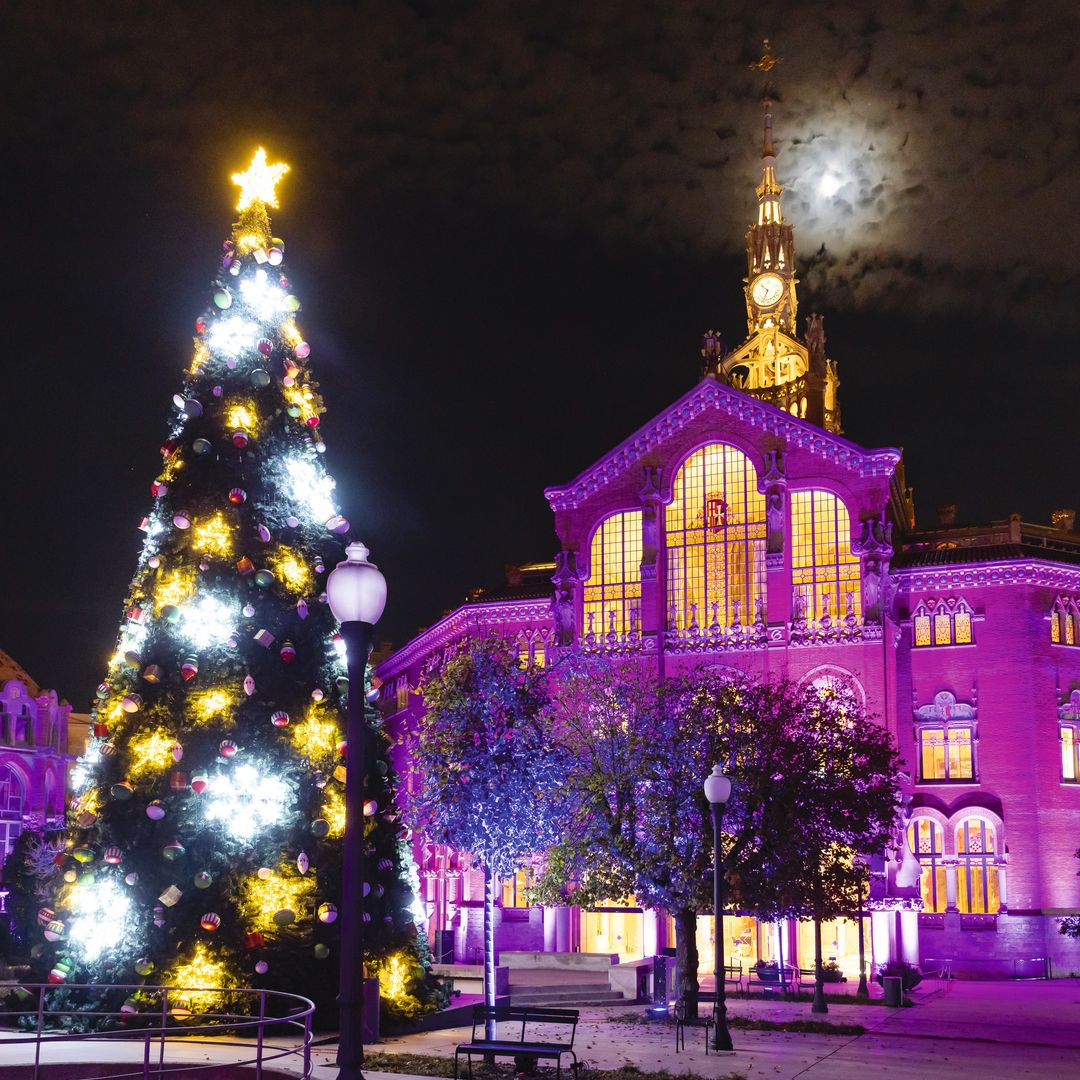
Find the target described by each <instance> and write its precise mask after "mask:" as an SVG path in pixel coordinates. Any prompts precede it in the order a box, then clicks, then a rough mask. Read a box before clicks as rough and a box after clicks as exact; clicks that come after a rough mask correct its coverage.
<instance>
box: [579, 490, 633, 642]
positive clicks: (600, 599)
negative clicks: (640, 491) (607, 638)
mask: <svg viewBox="0 0 1080 1080" xmlns="http://www.w3.org/2000/svg"><path fill="white" fill-rule="evenodd" d="M584 599H585V619H584V623H583V625H584V627H585V632H586V633H588V632H589V631H590V630H591V631H592V632H593V633H594V634H596V635H597V636H599V635H601V634H606V633H607V632H608V631H609V630H611V629H612V628H614V630H615V632H616V633H618V634H625V633H628V632H629V631H630V630H631V629H637V630H640V629H641V511H640V510H626V511H624V512H623V513H619V514H612V515H611V517H607V518H605V519H604V520H603V521H602V522H601V523H600V525H599V526H598V527H597V530H596V532H594V533H593V538H592V544H591V546H590V548H589V578H588V580H587V581H586V582H585V584H584Z"/></svg>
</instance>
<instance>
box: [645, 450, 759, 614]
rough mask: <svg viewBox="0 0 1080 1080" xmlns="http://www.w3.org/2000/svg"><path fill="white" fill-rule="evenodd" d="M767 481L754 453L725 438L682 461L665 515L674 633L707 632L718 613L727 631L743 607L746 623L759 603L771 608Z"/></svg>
mask: <svg viewBox="0 0 1080 1080" xmlns="http://www.w3.org/2000/svg"><path fill="white" fill-rule="evenodd" d="M760 483H761V478H760V476H759V474H758V470H757V468H756V466H755V465H754V462H753V460H752V459H751V458H750V456H749V455H748V454H747V453H746V452H745V451H744V450H743V449H742V448H740V447H738V446H735V445H734V444H732V443H727V442H723V441H720V440H714V441H711V442H708V443H706V444H705V445H704V446H699V447H698V448H697V449H695V450H694V451H693V452H691V453H690V454H688V455H687V456H686V458H685V459H684V460H683V461H682V463H681V464H680V465H679V467H678V469H677V470H676V472H675V476H674V479H673V480H672V489H671V491H672V493H671V499H670V501H669V502H668V503H667V505H666V506H665V507H664V517H663V530H664V567H665V571H666V573H665V580H666V584H665V596H664V600H665V624H666V626H667V629H668V630H669V631H674V632H678V631H680V630H686V629H689V628H691V627H692V626H697V627H699V628H701V629H705V628H707V627H709V626H711V625H712V623H713V621H714V618H715V621H716V622H717V624H718V625H720V626H721V628H722V629H725V630H726V629H727V628H728V627H730V626H732V625H733V624H734V618H735V611H736V607H737V610H738V614H739V621H740V622H741V623H742V624H743V625H744V626H746V625H749V624H750V623H752V622H753V621H754V619H755V618H756V617H757V605H758V604H760V605H761V607H762V608H764V605H765V601H766V597H767V575H766V567H765V549H766V537H767V531H768V525H767V517H766V508H765V496H764V495H763V494H762V493H761V491H760V490H759V484H760ZM693 515H700V521H699V520H698V519H697V516H693ZM676 563H678V565H676ZM740 564H741V565H740ZM698 592H700V595H698ZM714 611H715V615H714Z"/></svg>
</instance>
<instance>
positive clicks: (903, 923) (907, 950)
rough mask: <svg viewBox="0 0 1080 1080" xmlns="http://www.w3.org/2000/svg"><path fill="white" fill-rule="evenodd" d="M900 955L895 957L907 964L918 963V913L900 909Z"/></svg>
mask: <svg viewBox="0 0 1080 1080" xmlns="http://www.w3.org/2000/svg"><path fill="white" fill-rule="evenodd" d="M899 916H900V955H899V956H898V957H897V959H899V960H903V961H905V962H906V963H908V964H916V965H917V964H918V963H919V913H918V912H917V911H900V912H899Z"/></svg>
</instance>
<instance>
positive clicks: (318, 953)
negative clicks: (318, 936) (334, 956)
mask: <svg viewBox="0 0 1080 1080" xmlns="http://www.w3.org/2000/svg"><path fill="white" fill-rule="evenodd" d="M329 955H330V946H329V945H324V944H323V943H322V942H321V941H320V942H319V944H318V945H316V946H315V959H316V960H325V959H326V958H327V957H328V956H329Z"/></svg>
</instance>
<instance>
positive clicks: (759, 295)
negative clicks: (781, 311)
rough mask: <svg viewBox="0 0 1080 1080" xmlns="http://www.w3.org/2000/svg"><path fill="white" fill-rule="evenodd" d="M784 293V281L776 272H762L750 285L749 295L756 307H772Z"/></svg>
mask: <svg viewBox="0 0 1080 1080" xmlns="http://www.w3.org/2000/svg"><path fill="white" fill-rule="evenodd" d="M783 295H784V282H783V281H782V280H781V278H780V277H778V276H777V275H776V274H762V275H761V277H759V278H757V280H755V282H754V284H753V285H752V286H751V287H750V296H751V298H752V299H753V301H754V303H755V304H757V306H758V307H761V308H767V307H772V306H773V304H775V303H776V302H777V300H779V299H780V297H781V296H783Z"/></svg>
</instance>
